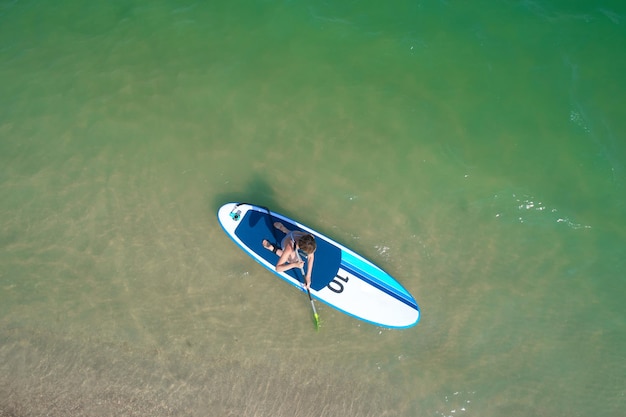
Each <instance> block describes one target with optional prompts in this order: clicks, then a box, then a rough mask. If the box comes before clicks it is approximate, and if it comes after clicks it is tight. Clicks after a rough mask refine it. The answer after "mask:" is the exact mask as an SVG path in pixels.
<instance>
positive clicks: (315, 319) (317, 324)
mask: <svg viewBox="0 0 626 417" xmlns="http://www.w3.org/2000/svg"><path fill="white" fill-rule="evenodd" d="M296 256H297V257H298V261H300V262H302V258H300V253H299V252H298V249H296ZM300 272H301V273H302V279H303V281H304V286H305V288H306V293H307V294H308V296H309V301H310V302H311V308H312V309H313V323H314V324H315V330H319V329H320V316H319V315H318V314H317V310H316V309H315V302H314V301H313V297H311V291H309V287H307V286H306V275H305V274H304V268H303V267H300Z"/></svg>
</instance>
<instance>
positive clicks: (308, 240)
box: [298, 235, 317, 254]
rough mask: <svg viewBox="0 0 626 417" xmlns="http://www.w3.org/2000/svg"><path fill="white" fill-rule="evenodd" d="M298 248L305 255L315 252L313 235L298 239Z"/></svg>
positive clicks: (315, 245) (315, 246)
mask: <svg viewBox="0 0 626 417" xmlns="http://www.w3.org/2000/svg"><path fill="white" fill-rule="evenodd" d="M298 246H299V247H300V249H302V250H303V251H304V252H306V253H307V254H311V253H313V252H315V249H316V248H317V244H316V243H315V238H314V237H313V235H304V236H302V237H301V238H300V239H298Z"/></svg>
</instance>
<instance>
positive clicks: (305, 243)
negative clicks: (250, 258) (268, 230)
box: [263, 222, 317, 290]
mask: <svg viewBox="0 0 626 417" xmlns="http://www.w3.org/2000/svg"><path fill="white" fill-rule="evenodd" d="M274 227H275V228H277V229H278V230H280V231H281V232H283V233H285V234H286V235H287V236H285V237H284V238H283V241H282V242H281V248H278V247H276V245H275V244H272V243H270V242H269V241H268V240H267V239H263V247H264V248H265V249H268V250H271V251H272V252H274V253H275V254H276V255H278V262H276V271H277V272H285V271H287V270H289V269H292V268H300V270H301V271H302V274H303V275H304V280H305V287H306V289H307V290H308V289H310V288H311V271H313V261H314V260H315V249H316V248H317V245H316V243H315V238H314V237H313V235H311V234H309V233H305V232H300V231H297V230H293V231H292V230H289V229H287V228H286V227H285V226H284V225H283V224H282V223H280V222H276V223H274ZM298 250H300V251H302V252H304V253H305V254H306V255H305V258H306V260H307V261H308V262H307V268H306V274H304V262H303V261H302V259H300V255H299V254H298Z"/></svg>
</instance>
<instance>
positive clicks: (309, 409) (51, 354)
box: [0, 331, 396, 417]
mask: <svg viewBox="0 0 626 417" xmlns="http://www.w3.org/2000/svg"><path fill="white" fill-rule="evenodd" d="M1 336H2V337H1V339H2V344H1V346H0V363H1V364H2V365H1V368H2V369H0V371H1V372H0V417H26V416H29V417H35V416H59V417H74V416H151V417H161V416H295V417H300V416H302V417H304V416H322V417H323V416H339V415H342V416H389V415H396V414H395V413H391V412H389V411H385V408H384V407H383V402H382V401H384V399H383V397H382V395H380V394H378V393H377V392H382V391H381V390H380V389H378V390H377V389H374V388H375V387H373V386H372V385H371V384H369V383H368V384H367V385H366V384H365V383H363V382H362V381H358V380H355V379H354V378H350V376H349V375H347V374H346V373H330V372H321V371H319V370H317V369H314V368H313V367H310V368H309V369H306V368H303V367H302V366H301V365H299V366H297V369H295V366H292V365H294V364H295V362H292V361H289V360H287V361H285V362H281V363H271V362H268V361H267V358H258V359H257V360H253V359H245V360H238V359H236V358H235V357H228V355H227V354H225V355H223V356H220V357H219V358H212V359H211V360H209V361H208V362H209V363H194V362H193V361H192V360H190V359H191V358H189V357H187V358H185V357H181V358H176V357H173V355H172V354H168V355H169V357H168V355H166V354H164V353H163V352H160V351H158V350H155V351H136V350H134V349H133V347H132V346H128V345H126V344H121V345H119V346H117V345H112V344H110V343H109V344H103V345H97V344H91V343H85V342H84V341H82V342H81V343H73V342H72V341H71V340H66V339H63V338H60V337H57V336H55V335H51V334H49V333H44V332H31V333H29V334H25V333H24V332H11V331H9V332H8V333H7V332H4V334H2V335H1ZM263 360H265V362H264V363H262V361H263ZM290 363H291V365H290ZM378 388H381V387H378Z"/></svg>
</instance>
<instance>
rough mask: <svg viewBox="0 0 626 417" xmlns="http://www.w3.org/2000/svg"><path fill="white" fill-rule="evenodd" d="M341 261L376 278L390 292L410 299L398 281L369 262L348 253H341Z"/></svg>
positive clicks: (409, 295)
mask: <svg viewBox="0 0 626 417" xmlns="http://www.w3.org/2000/svg"><path fill="white" fill-rule="evenodd" d="M341 259H342V261H343V262H344V263H346V264H348V265H351V266H352V267H353V268H354V269H356V270H359V271H363V272H364V273H365V274H368V275H369V276H371V277H376V279H378V281H379V282H380V283H381V285H386V286H387V288H389V289H391V290H392V291H396V292H398V293H403V294H404V295H406V296H408V297H409V298H411V297H412V296H411V294H409V292H408V291H407V290H406V289H405V288H404V287H402V285H400V283H399V282H398V281H396V280H395V279H393V277H391V276H390V275H389V274H387V273H386V272H385V271H383V270H382V269H380V268H379V267H377V266H376V265H374V264H373V263H371V262H370V261H368V260H366V259H365V258H363V257H361V256H359V255H356V254H353V253H350V252H348V251H343V252H342V253H341Z"/></svg>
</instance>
